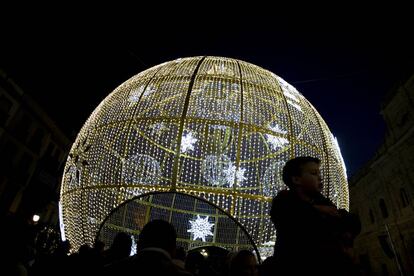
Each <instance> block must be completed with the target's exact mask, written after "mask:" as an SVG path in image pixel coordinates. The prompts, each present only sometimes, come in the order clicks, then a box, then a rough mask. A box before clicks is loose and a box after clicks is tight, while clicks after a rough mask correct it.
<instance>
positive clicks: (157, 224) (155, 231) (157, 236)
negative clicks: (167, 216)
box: [137, 219, 177, 253]
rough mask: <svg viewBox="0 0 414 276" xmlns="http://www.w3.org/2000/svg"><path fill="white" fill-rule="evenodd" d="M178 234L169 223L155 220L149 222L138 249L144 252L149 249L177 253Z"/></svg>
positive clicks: (143, 231)
mask: <svg viewBox="0 0 414 276" xmlns="http://www.w3.org/2000/svg"><path fill="white" fill-rule="evenodd" d="M176 239H177V233H176V231H175V228H174V226H173V225H172V224H171V223H169V222H168V221H165V220H161V219H155V220H152V221H150V222H148V223H147V224H146V225H145V226H144V228H143V229H142V231H141V233H140V234H139V240H138V243H137V249H138V250H142V249H144V248H148V247H158V248H162V249H164V250H166V251H168V252H169V253H172V251H175V248H176V244H175V242H176Z"/></svg>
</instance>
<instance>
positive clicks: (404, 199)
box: [400, 188, 410, 207]
mask: <svg viewBox="0 0 414 276" xmlns="http://www.w3.org/2000/svg"><path fill="white" fill-rule="evenodd" d="M400 197H401V203H402V206H403V207H407V206H408V204H410V200H409V199H408V195H407V192H406V191H405V189H404V188H401V189H400Z"/></svg>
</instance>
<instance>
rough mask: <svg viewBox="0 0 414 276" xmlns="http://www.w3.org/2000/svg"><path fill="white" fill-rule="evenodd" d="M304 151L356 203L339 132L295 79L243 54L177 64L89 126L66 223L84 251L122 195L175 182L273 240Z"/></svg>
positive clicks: (74, 161) (65, 203) (100, 112)
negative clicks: (287, 176)
mask: <svg viewBox="0 0 414 276" xmlns="http://www.w3.org/2000/svg"><path fill="white" fill-rule="evenodd" d="M297 156H314V157H318V158H320V159H321V160H322V178H323V181H324V191H323V193H324V194H325V195H326V196H328V197H329V198H330V199H331V200H332V201H333V202H334V203H336V204H337V206H338V207H340V208H345V209H348V203H349V200H348V185H347V180H346V171H345V166H344V162H343V160H342V157H341V153H340V150H339V147H338V144H337V142H336V139H335V138H334V136H333V135H332V134H331V132H330V130H329V128H328V127H327V125H326V124H325V122H324V121H323V119H322V118H321V116H320V115H319V114H318V112H317V111H316V109H315V108H314V107H313V106H312V105H311V104H310V103H309V102H308V101H307V100H306V99H305V97H304V96H303V95H302V94H301V93H299V92H298V91H297V90H296V89H295V88H294V87H293V86H291V85H290V84H288V83H287V82H286V81H284V80H283V79H282V78H280V77H279V76H277V75H275V74H273V73H272V72H269V71H267V70H265V69H263V68H260V67H258V66H256V65H253V64H250V63H247V62H244V61H240V60H236V59H230V58H222V57H192V58H183V59H177V60H173V61H170V62H166V63H163V64H160V65H157V66H155V67H152V68H150V69H148V70H145V71H143V72H141V73H139V74H137V75H135V76H133V77H132V78H130V79H129V80H127V81H126V82H124V83H123V84H121V85H120V86H119V87H117V88H116V89H115V90H114V91H113V92H112V93H111V94H109V95H108V96H107V97H106V98H105V99H104V100H103V101H102V102H101V103H100V104H99V106H98V107H97V108H96V109H95V110H94V111H93V113H92V114H91V115H90V117H89V118H88V120H87V121H86V123H85V124H84V126H83V127H82V129H81V130H80V132H79V134H78V136H77V138H76V140H75V142H74V144H73V146H72V148H71V151H70V154H69V157H68V160H67V163H66V166H65V170H64V175H63V179H62V185H61V194H60V216H61V231H62V234H63V236H64V237H66V238H67V239H69V240H70V242H71V243H72V245H73V248H74V249H77V248H79V247H80V245H82V244H84V243H88V244H92V243H93V241H94V239H95V237H96V235H97V232H98V230H99V227H100V225H101V223H102V222H103V221H104V220H105V218H106V217H107V216H108V215H109V214H110V213H111V211H112V210H114V209H115V208H116V207H118V206H120V205H121V204H122V203H124V202H126V201H128V200H131V199H133V198H136V197H139V196H147V195H150V194H151V193H153V192H171V191H172V192H174V191H176V192H179V193H182V194H186V195H191V196H193V197H194V198H200V199H202V200H205V201H207V202H210V203H212V204H213V205H214V206H216V207H217V208H219V209H220V211H223V212H224V213H225V214H227V215H228V216H230V217H231V218H234V219H235V220H236V221H238V222H239V223H240V225H242V226H243V227H244V228H245V230H246V231H247V233H248V234H249V235H250V236H251V238H252V240H253V242H254V243H255V245H256V246H257V247H259V248H262V249H266V248H270V247H271V245H270V244H271V243H272V241H274V238H275V230H274V227H273V225H272V223H271V221H270V218H269V209H270V204H271V200H272V197H273V196H275V195H276V193H277V192H278V191H279V190H281V189H285V188H286V187H285V185H284V184H283V182H282V180H281V177H280V173H281V169H282V167H283V165H284V164H285V162H286V161H287V160H289V159H291V158H293V157H297ZM168 208H174V207H173V206H172V207H171V206H170V207H168ZM192 212H193V211H192ZM197 215H198V216H199V221H201V220H202V219H205V217H206V216H207V215H206V214H203V213H202V212H200V213H199V214H198V213H197ZM197 215H196V214H193V217H192V220H191V221H193V222H194V221H196V220H197ZM209 216H210V217H211V214H209ZM211 221H216V220H214V219H211ZM183 225H185V224H183ZM187 225H189V222H188V223H187ZM189 227H190V226H189ZM214 227H218V228H220V225H218V224H216V225H214ZM214 227H212V229H214ZM189 229H190V228H189ZM183 233H188V236H185V237H182V238H183V239H188V240H191V235H192V234H191V231H190V232H187V230H186V231H183ZM213 240H214V239H213ZM263 252H264V251H263Z"/></svg>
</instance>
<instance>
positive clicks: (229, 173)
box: [224, 162, 247, 187]
mask: <svg viewBox="0 0 414 276" xmlns="http://www.w3.org/2000/svg"><path fill="white" fill-rule="evenodd" d="M245 171H246V169H244V168H242V167H240V168H239V169H238V170H237V171H236V166H235V165H233V163H231V162H230V163H229V164H228V167H227V168H225V169H224V174H225V176H226V181H227V184H228V185H229V187H233V185H234V184H236V186H239V185H241V183H242V182H243V181H244V180H247V178H246V177H245V176H244V172H245ZM235 178H236V183H234V179H235Z"/></svg>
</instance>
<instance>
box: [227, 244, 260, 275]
mask: <svg viewBox="0 0 414 276" xmlns="http://www.w3.org/2000/svg"><path fill="white" fill-rule="evenodd" d="M229 271H230V273H229V275H230V276H257V275H258V263H257V260H256V256H255V255H254V254H253V253H252V252H250V251H249V250H240V251H238V252H237V253H236V254H235V255H234V256H233V257H232V258H231V260H230V269H229Z"/></svg>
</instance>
